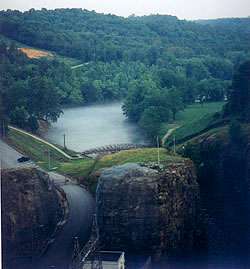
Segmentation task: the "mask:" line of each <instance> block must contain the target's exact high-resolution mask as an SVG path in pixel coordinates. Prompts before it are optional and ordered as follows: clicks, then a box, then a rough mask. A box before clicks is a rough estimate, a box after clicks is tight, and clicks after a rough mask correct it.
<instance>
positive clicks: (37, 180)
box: [1, 168, 62, 269]
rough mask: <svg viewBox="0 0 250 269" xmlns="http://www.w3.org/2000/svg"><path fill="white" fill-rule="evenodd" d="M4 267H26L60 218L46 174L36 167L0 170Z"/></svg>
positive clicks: (44, 243) (57, 203) (59, 204)
mask: <svg viewBox="0 0 250 269" xmlns="http://www.w3.org/2000/svg"><path fill="white" fill-rule="evenodd" d="M1 173H2V175H1V178H2V242H3V245H2V246H3V268H18V269H19V268H27V264H29V263H31V262H32V261H34V260H35V259H36V258H37V257H39V255H40V254H41V252H42V251H43V250H44V249H45V248H46V245H47V241H48V239H49V238H50V236H51V235H52V233H54V230H55V227H56V225H57V223H58V222H59V221H60V220H61V219H62V209H61V203H60V201H59V198H58V195H57V193H56V191H55V189H54V188H53V186H52V185H51V184H50V181H49V177H48V175H47V174H46V173H43V172H41V171H39V170H37V169H35V168H26V169H6V170H1Z"/></svg>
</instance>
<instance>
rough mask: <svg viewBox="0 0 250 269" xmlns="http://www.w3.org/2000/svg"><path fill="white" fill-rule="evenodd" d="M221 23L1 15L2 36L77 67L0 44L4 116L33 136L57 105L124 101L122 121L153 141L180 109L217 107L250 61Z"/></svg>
mask: <svg viewBox="0 0 250 269" xmlns="http://www.w3.org/2000/svg"><path fill="white" fill-rule="evenodd" d="M239 20H240V22H241V25H245V23H248V21H246V20H244V19H242V20H241V19H239ZM220 23H222V24H223V23H224V24H225V25H227V24H226V23H225V22H224V20H222V21H221V22H217V23H216V26H210V25H202V24H199V23H197V22H189V21H185V20H184V21H181V20H178V18H176V17H173V16H165V15H150V16H143V17H136V16H130V17H129V18H126V19H125V18H122V17H117V16H114V15H110V14H109V15H104V14H98V13H96V12H94V11H92V12H90V11H87V10H82V9H56V10H46V9H42V10H34V9H31V10H29V11H27V12H19V11H16V10H14V11H12V10H7V11H0V34H2V37H3V36H5V37H8V38H11V40H16V41H19V42H22V43H24V44H26V45H31V46H34V47H37V48H41V49H47V50H51V51H53V52H54V53H57V54H58V55H63V56H69V57H72V58H76V59H78V60H79V61H80V62H81V63H83V65H82V66H81V67H79V68H76V69H71V68H70V66H69V65H68V64H65V63H64V62H62V61H58V60H55V59H54V58H53V57H52V58H51V59H46V58H45V57H43V58H41V59H29V58H28V57H26V55H25V54H23V53H22V52H21V51H20V50H18V49H17V46H16V45H15V44H14V43H9V44H8V45H7V44H5V43H3V42H2V43H1V55H0V68H1V74H2V76H1V79H0V83H1V98H2V101H1V100H0V101H1V102H2V104H3V106H2V108H1V111H2V114H3V111H4V112H5V115H6V117H5V118H6V119H8V121H9V122H11V123H13V124H16V125H18V126H20V127H23V128H31V129H33V130H35V129H36V128H37V120H39V119H45V120H48V121H56V120H57V118H58V117H59V116H60V114H61V113H62V106H63V105H68V104H70V105H85V104H88V103H91V102H97V101H105V100H118V99H124V105H123V111H124V114H125V115H126V116H127V117H128V118H129V119H131V120H133V121H135V122H137V123H138V124H139V125H140V126H141V128H142V129H143V130H144V131H145V133H146V134H147V136H148V137H149V138H152V137H153V136H155V135H156V130H157V129H158V127H159V126H160V125H161V123H162V122H168V121H173V120H175V115H176V113H178V111H179V110H180V109H183V107H184V106H185V105H187V104H191V103H193V102H195V101H199V102H209V101H221V100H223V99H224V98H225V96H226V94H227V89H228V87H229V85H230V84H231V80H232V78H233V73H234V71H235V70H237V69H238V68H239V66H240V64H241V63H242V62H244V61H246V60H247V59H249V58H250V49H249V48H250V42H249V41H250V35H249V34H247V33H246V31H245V30H243V31H242V32H241V31H239V32H237V33H236V32H235V31H230V29H228V27H224V28H223V27H220ZM218 24H219V25H218ZM243 28H244V27H243ZM244 29H246V27H245V28H244ZM0 39H1V35H0ZM13 96H14V98H13ZM152 122H154V126H155V128H152Z"/></svg>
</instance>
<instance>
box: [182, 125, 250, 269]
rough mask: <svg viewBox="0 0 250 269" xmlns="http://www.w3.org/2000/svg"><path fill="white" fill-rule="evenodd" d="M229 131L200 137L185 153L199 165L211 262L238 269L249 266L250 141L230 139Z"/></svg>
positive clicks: (224, 130) (198, 174) (199, 180)
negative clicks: (233, 266) (233, 265)
mask: <svg viewBox="0 0 250 269" xmlns="http://www.w3.org/2000/svg"><path fill="white" fill-rule="evenodd" d="M227 132H228V129H227V128H224V129H222V130H221V134H220V133H214V134H206V135H203V136H201V137H198V138H197V139H196V140H194V141H193V142H192V143H189V144H187V145H186V146H185V147H186V150H185V153H186V156H188V157H190V158H192V159H193V160H194V161H195V162H196V166H197V177H198V182H199V186H200V191H201V197H202V206H203V208H204V210H205V212H206V214H205V224H206V225H205V227H206V235H207V242H208V258H209V260H210V261H212V262H214V263H216V264H217V263H218V264H223V263H224V262H227V263H229V264H235V268H239V267H240V266H242V264H244V266H246V267H248V266H247V265H246V264H248V265H250V257H249V251H250V210H249V209H250V139H249V137H247V136H245V137H244V139H243V140H242V141H240V140H235V139H230V137H229V136H228V133H227ZM237 132H238V133H239V132H240V130H238V131H237ZM248 134H249V133H248ZM210 263H211V262H210ZM246 267H244V268H246Z"/></svg>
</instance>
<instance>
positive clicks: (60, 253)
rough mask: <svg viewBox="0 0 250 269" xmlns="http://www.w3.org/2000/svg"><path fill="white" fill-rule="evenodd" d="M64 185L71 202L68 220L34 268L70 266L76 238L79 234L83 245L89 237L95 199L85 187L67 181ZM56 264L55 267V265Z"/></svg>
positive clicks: (63, 267)
mask: <svg viewBox="0 0 250 269" xmlns="http://www.w3.org/2000/svg"><path fill="white" fill-rule="evenodd" d="M67 184H68V185H64V186H62V188H63V190H64V191H65V193H66V195H67V200H68V203H69V208H70V211H69V217H68V221H67V223H66V224H65V226H64V227H63V229H62V230H61V232H60V233H59V235H58V236H57V237H56V240H55V241H54V243H53V244H52V245H51V247H50V248H49V249H48V251H47V252H46V253H45V255H44V256H43V257H42V258H41V259H40V261H39V263H37V264H36V265H35V266H34V268H36V269H37V268H38V269H44V268H60V269H66V268H68V265H69V261H70V260H71V258H72V255H73V250H74V238H75V237H76V236H77V237H78V238H79V241H80V243H81V245H82V246H83V245H84V244H85V243H86V242H87V241H88V239H89V236H90V232H91V226H92V216H93V213H94V199H93V198H92V197H91V195H90V194H89V193H88V192H87V191H86V190H84V189H83V188H81V187H79V186H76V185H73V184H71V183H67ZM53 266H54V267H53Z"/></svg>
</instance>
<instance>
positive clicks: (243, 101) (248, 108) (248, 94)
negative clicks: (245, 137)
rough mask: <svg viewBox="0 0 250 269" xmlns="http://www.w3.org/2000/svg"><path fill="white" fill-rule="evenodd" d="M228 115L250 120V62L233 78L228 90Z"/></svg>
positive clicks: (243, 65)
mask: <svg viewBox="0 0 250 269" xmlns="http://www.w3.org/2000/svg"><path fill="white" fill-rule="evenodd" d="M226 113H227V114H236V115H240V116H242V117H244V119H246V120H248V121H249V120H250V61H247V62H245V63H243V64H242V65H241V66H240V67H239V70H238V71H237V72H236V73H235V74H234V76H233V81H232V85H231V87H230V88H229V90H228V103H227V106H226Z"/></svg>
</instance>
